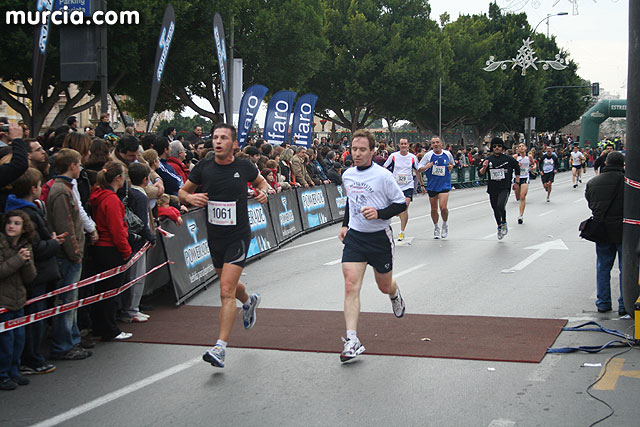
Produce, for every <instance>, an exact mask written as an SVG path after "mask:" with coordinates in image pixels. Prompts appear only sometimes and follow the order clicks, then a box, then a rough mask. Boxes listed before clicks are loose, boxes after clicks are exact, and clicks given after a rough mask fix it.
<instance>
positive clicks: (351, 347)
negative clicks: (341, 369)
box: [340, 337, 364, 363]
mask: <svg viewBox="0 0 640 427" xmlns="http://www.w3.org/2000/svg"><path fill="white" fill-rule="evenodd" d="M342 342H344V350H342V353H341V354H340V361H341V362H343V363H344V362H348V361H349V360H353V359H355V358H356V356H357V355H359V354H362V353H364V346H363V345H362V343H360V340H358V339H355V340H350V339H346V338H344V337H343V338H342Z"/></svg>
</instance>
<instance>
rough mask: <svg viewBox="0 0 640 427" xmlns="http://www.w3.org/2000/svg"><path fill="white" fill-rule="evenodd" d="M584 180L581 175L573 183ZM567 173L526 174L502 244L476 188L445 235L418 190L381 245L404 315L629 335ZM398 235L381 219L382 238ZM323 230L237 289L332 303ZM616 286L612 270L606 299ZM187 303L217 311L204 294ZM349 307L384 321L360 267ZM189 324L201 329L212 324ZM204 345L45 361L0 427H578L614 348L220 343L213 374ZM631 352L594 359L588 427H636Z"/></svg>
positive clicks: (636, 379)
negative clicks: (376, 349) (397, 348)
mask: <svg viewBox="0 0 640 427" xmlns="http://www.w3.org/2000/svg"><path fill="white" fill-rule="evenodd" d="M592 176H593V172H592V171H590V173H589V174H588V175H587V176H586V178H587V179H589V178H591V177H592ZM570 180H571V176H570V175H569V174H568V173H562V174H559V175H558V176H557V177H556V184H555V186H554V190H553V193H552V196H551V202H550V203H546V202H545V200H544V193H543V191H542V188H541V183H540V180H536V181H533V182H532V185H531V188H530V193H529V197H528V205H527V210H526V213H525V222H524V224H522V225H518V224H517V223H516V218H517V211H518V204H517V203H516V202H515V200H514V198H513V195H512V196H511V198H510V200H509V203H508V211H507V218H508V221H509V226H510V227H509V229H510V231H509V234H508V236H506V237H505V239H504V240H502V241H497V239H496V237H495V231H496V229H495V223H494V220H493V215H492V212H491V208H490V206H489V203H488V196H487V194H486V193H485V189H484V188H473V189H464V190H455V191H453V192H452V193H451V197H450V202H449V207H450V210H451V213H450V219H449V224H450V234H449V238H448V239H446V240H434V239H433V237H432V233H433V229H432V225H431V221H430V218H429V216H428V213H429V212H428V200H427V198H426V197H422V196H420V197H417V198H416V199H415V200H414V202H413V204H412V205H411V208H410V222H409V225H408V227H407V230H406V234H407V236H408V239H407V241H406V242H404V243H403V244H402V245H399V246H398V247H397V248H396V256H395V261H394V273H395V275H396V277H397V281H398V285H399V286H400V289H401V290H402V294H403V297H404V299H405V301H406V304H407V312H409V313H425V314H454V315H455V314H459V315H484V316H517V317H533V318H566V319H568V320H569V324H570V325H577V324H580V323H582V322H584V321H588V320H596V321H598V322H600V323H602V324H603V325H604V326H606V327H609V328H613V329H618V330H621V331H624V332H626V333H629V334H633V321H632V320H630V319H620V318H619V317H618V316H617V314H616V312H615V311H614V312H611V313H605V314H600V313H597V311H596V309H595V304H594V301H595V288H596V287H595V248H594V245H593V244H592V243H590V242H586V241H582V240H581V239H580V238H579V237H578V233H577V226H578V223H579V222H580V221H581V220H583V219H584V218H586V217H587V216H588V215H589V211H588V209H587V205H586V201H585V200H584V185H581V186H580V187H579V188H578V189H573V188H572V187H571V183H570ZM398 227H399V226H398V224H397V221H396V222H395V223H394V231H395V233H396V235H397V232H398ZM338 229H339V225H333V226H330V227H327V228H324V229H322V230H318V231H316V232H313V233H310V234H308V235H305V236H303V237H301V238H299V239H297V240H295V241H294V242H292V243H290V244H289V245H287V246H285V247H284V248H282V249H280V250H279V251H277V252H275V253H272V254H270V255H268V256H266V257H264V258H263V259H261V260H258V261H256V262H252V263H251V264H249V265H248V266H247V267H246V268H245V275H244V276H243V281H245V282H246V283H247V285H248V286H249V288H250V290H251V291H257V292H260V293H261V294H262V304H261V307H269V308H294V309H310V310H313V309H317V310H335V311H341V310H342V301H343V279H342V272H341V267H340V263H339V259H340V256H341V243H340V242H339V241H338V239H337V238H336V235H337V233H338ZM409 241H410V243H411V244H408V243H409ZM618 277H619V272H618V270H617V268H614V271H613V277H612V282H613V283H616V285H614V286H613V295H614V298H615V299H617V296H618V294H619V291H618V286H617V283H618ZM188 304H194V305H213V306H215V305H219V304H220V300H219V296H218V287H217V286H212V287H210V288H209V289H207V290H205V291H203V292H201V293H199V294H198V295H196V296H195V297H194V298H192V299H191V300H189V301H188ZM614 308H616V307H615V304H614ZM362 311H370V312H383V313H391V306H390V303H389V300H388V298H387V297H386V296H384V295H382V294H380V293H379V291H378V290H377V288H376V286H375V284H374V282H373V275H372V273H371V272H370V271H368V272H367V274H366V276H365V284H364V285H363V291H362ZM151 314H152V313H151ZM389 316H390V321H393V317H392V315H391V314H389ZM258 319H259V318H258ZM151 321H153V318H152V319H151ZM258 321H259V320H258ZM195 327H204V328H206V327H209V328H212V329H213V330H215V329H216V324H215V323H212V324H211V325H195ZM123 329H125V330H126V326H124V327H123ZM247 333H251V332H247ZM335 339H336V341H338V342H339V340H340V337H339V336H336V337H335ZM611 339H614V337H612V336H610V335H605V334H602V333H596V332H563V333H562V334H561V335H560V337H559V339H558V340H557V342H556V343H555V344H554V346H555V347H564V346H581V345H602V344H604V343H606V342H608V341H610V340H611ZM364 344H365V345H366V343H364ZM203 350H204V348H201V347H193V346H170V345H151V344H137V343H100V344H98V346H97V347H96V349H95V351H94V356H93V357H91V358H89V359H86V360H84V361H77V362H59V363H57V367H58V369H57V370H56V371H55V372H54V373H52V374H48V375H41V376H38V377H31V379H32V384H30V385H29V386H26V387H20V388H19V389H18V390H17V391H14V392H5V393H3V394H2V399H1V400H0V424H2V425H7V426H9V425H11V426H29V425H39V426H46V425H64V426H90V425H100V426H124V425H131V426H152V425H153V426H158V425H178V426H182V425H184V426H195V425H212V426H227V425H236V426H262V425H264V426H272V425H278V426H328V425H342V424H345V425H369V426H388V425H399V426H491V427H502V426H588V425H590V424H591V423H593V422H595V421H596V420H598V419H599V418H601V417H604V416H606V415H607V414H608V413H609V409H608V408H607V407H606V406H605V405H604V404H603V403H601V402H598V401H596V400H594V399H593V398H591V397H590V396H589V395H588V394H587V392H586V391H587V388H588V387H589V385H590V384H592V383H593V382H594V381H595V380H596V379H597V378H598V376H599V375H600V373H601V370H602V367H603V366H604V365H605V364H606V363H607V361H608V360H609V359H610V358H611V356H614V355H615V354H616V353H619V352H621V351H624V350H625V349H607V350H604V351H603V352H601V353H597V354H586V353H572V354H563V355H547V356H546V357H545V358H544V360H543V361H542V362H541V363H540V364H529V363H507V362H499V363H498V362H486V361H471V360H453V359H433V358H411V357H389V356H372V355H367V354H366V353H364V354H363V355H362V356H360V357H359V360H358V361H356V362H355V363H351V364H348V365H341V364H340V362H339V358H338V354H319V353H300V352H284V351H268V350H251V349H238V348H230V349H229V350H228V351H227V360H226V367H225V368H224V369H216V368H213V367H211V366H210V365H208V364H206V363H204V362H202V361H201V359H200V357H201V354H202V352H203ZM637 350H638V348H637V347H636V348H628V351H627V352H626V353H625V354H622V355H620V356H618V357H616V358H615V359H614V360H613V361H612V362H611V363H609V366H608V368H607V376H606V379H607V381H606V382H603V381H601V382H600V383H598V384H599V386H600V388H604V389H603V390H596V391H593V393H594V394H595V395H596V396H598V397H599V398H600V399H602V400H604V401H605V402H607V403H608V404H609V405H611V407H612V408H613V410H614V411H615V412H614V415H613V416H612V417H611V418H609V419H608V420H606V421H604V422H602V423H601V424H600V425H603V426H636V425H638V421H637V420H638V415H639V414H640V410H639V409H638V404H637V395H638V392H639V391H640V370H639V369H640V368H638V365H640V352H638V351H637ZM585 364H587V365H586V366H585ZM590 364H591V365H595V366H589V365H590ZM616 380H617V381H616Z"/></svg>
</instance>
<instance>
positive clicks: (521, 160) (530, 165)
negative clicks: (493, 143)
mask: <svg viewBox="0 0 640 427" xmlns="http://www.w3.org/2000/svg"><path fill="white" fill-rule="evenodd" d="M513 158H514V159H516V160H517V161H518V164H519V165H520V175H516V176H515V178H514V182H513V191H514V192H515V194H516V200H519V201H520V215H519V216H518V224H522V223H523V222H524V208H525V207H526V205H527V193H528V192H529V179H530V176H529V171H531V170H534V169H535V168H536V161H535V159H534V158H533V150H531V151H530V152H529V154H527V145H526V144H525V143H524V142H521V143H520V144H518V147H517V148H516V154H514V155H513Z"/></svg>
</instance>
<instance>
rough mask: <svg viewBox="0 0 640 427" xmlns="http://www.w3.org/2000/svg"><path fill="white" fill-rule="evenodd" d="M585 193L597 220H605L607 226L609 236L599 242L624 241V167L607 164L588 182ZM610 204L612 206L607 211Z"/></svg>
mask: <svg viewBox="0 0 640 427" xmlns="http://www.w3.org/2000/svg"><path fill="white" fill-rule="evenodd" d="M584 195H585V197H586V198H587V202H588V203H589V209H591V212H592V214H593V217H594V218H595V219H596V220H599V221H604V223H605V225H606V228H607V234H608V235H609V238H608V239H607V241H605V242H598V243H616V244H617V243H622V217H623V214H624V168H622V167H617V166H605V167H604V169H602V173H601V174H600V175H598V176H596V177H595V178H591V179H590V180H589V182H587V188H586V190H585V193H584ZM614 197H615V199H614ZM610 204H611V207H610V208H609V210H608V211H607V207H608V206H609V205H610ZM605 211H606V216H605Z"/></svg>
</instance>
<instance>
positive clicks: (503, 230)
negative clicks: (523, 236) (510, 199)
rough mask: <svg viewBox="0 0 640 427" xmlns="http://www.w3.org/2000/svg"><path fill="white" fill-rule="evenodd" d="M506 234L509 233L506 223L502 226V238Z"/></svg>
mask: <svg viewBox="0 0 640 427" xmlns="http://www.w3.org/2000/svg"><path fill="white" fill-rule="evenodd" d="M507 233H509V227H508V226H507V223H506V222H505V223H503V224H502V237H504V236H506V235H507Z"/></svg>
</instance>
